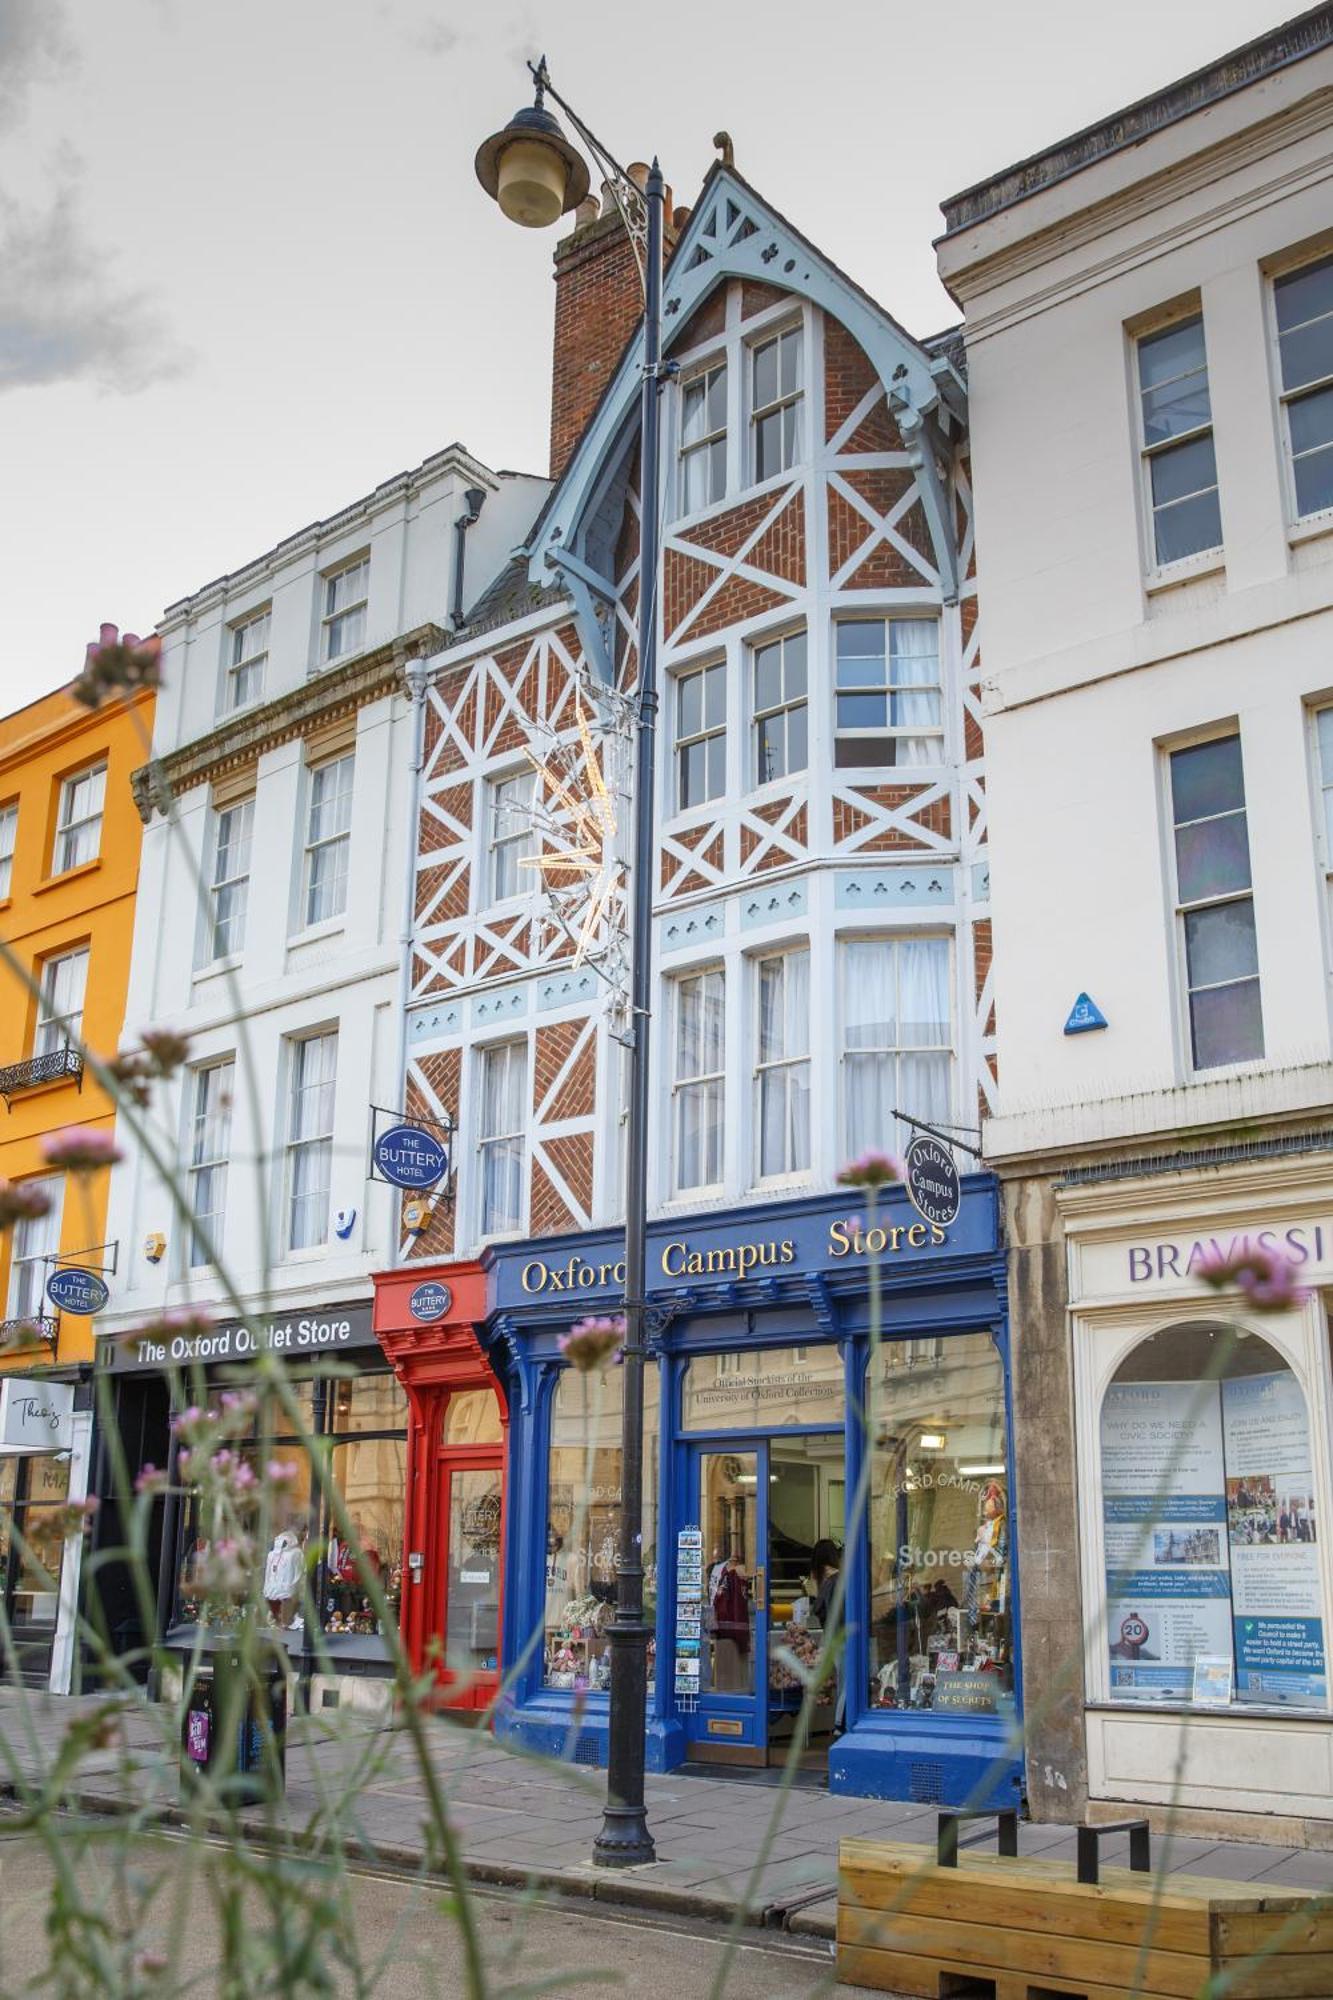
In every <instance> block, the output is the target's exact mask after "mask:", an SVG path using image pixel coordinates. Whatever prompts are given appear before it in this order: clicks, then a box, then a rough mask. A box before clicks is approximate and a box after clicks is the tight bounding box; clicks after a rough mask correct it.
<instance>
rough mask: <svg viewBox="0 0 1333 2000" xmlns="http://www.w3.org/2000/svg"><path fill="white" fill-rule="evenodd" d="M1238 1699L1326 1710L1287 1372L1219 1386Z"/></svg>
mask: <svg viewBox="0 0 1333 2000" xmlns="http://www.w3.org/2000/svg"><path fill="white" fill-rule="evenodd" d="M1222 1427H1223V1437H1224V1445H1225V1452H1226V1500H1227V1534H1228V1539H1229V1541H1230V1544H1231V1584H1232V1611H1233V1614H1234V1619H1235V1644H1236V1700H1237V1701H1238V1702H1253V1703H1262V1704H1264V1705H1272V1704H1278V1705H1280V1706H1287V1707H1293V1708H1323V1707H1324V1706H1325V1704H1326V1701H1327V1694H1328V1681H1327V1670H1326V1666H1325V1660H1324V1623H1323V1602H1322V1599H1323V1591H1322V1588H1321V1585H1320V1579H1319V1550H1318V1547H1317V1543H1316V1518H1315V1495H1314V1478H1313V1475H1312V1471H1311V1463H1310V1426H1309V1420H1308V1418H1307V1416H1306V1409H1305V1396H1304V1393H1303V1391H1302V1389H1301V1385H1300V1383H1299V1382H1298V1381H1297V1380H1296V1377H1295V1376H1294V1375H1293V1374H1291V1373H1290V1371H1289V1370H1287V1369H1283V1370H1281V1371H1280V1372H1278V1373H1275V1374H1271V1375H1247V1376H1242V1377H1241V1378H1240V1379H1239V1380H1236V1381H1232V1382H1224V1383H1223V1384H1222Z"/></svg>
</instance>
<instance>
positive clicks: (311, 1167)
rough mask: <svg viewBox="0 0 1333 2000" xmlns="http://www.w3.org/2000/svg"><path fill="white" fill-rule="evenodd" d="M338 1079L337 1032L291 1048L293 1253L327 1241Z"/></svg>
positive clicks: (290, 1236)
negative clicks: (334, 1106) (335, 1095)
mask: <svg viewBox="0 0 1333 2000" xmlns="http://www.w3.org/2000/svg"><path fill="white" fill-rule="evenodd" d="M337 1076H338V1033H337V1030H336V1029H330V1030H329V1031H328V1032H327V1033H325V1034H321V1035H307V1036H305V1037H303V1038H302V1039H301V1040H300V1041H297V1042H294V1043H293V1045H292V1062H291V1108H290V1112H289V1115H288V1127H287V1131H288V1138H287V1189H288V1230H287V1242H288V1246H289V1247H290V1248H291V1249H293V1250H312V1249H315V1248H316V1247H317V1246H318V1245H319V1244H321V1243H324V1242H327V1240H328V1234H329V1191H330V1189H331V1187H332V1184H333V1098H334V1090H335V1086H336V1083H337Z"/></svg>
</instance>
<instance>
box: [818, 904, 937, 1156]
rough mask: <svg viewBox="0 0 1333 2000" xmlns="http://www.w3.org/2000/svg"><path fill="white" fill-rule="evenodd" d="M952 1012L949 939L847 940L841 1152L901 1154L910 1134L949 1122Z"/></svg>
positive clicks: (845, 949)
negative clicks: (901, 1114) (920, 1126)
mask: <svg viewBox="0 0 1333 2000" xmlns="http://www.w3.org/2000/svg"><path fill="white" fill-rule="evenodd" d="M952 1051H953V1034H952V1009H951V1007H950V1004H949V940H948V939H947V938H942V937H874V938H849V939H848V940H847V941H846V942H845V943H844V945H843V946H842V1080H843V1125H844V1130H845V1132H846V1141H845V1144H846V1150H847V1152H848V1153H849V1154H851V1155H853V1156H859V1155H860V1154H862V1153H865V1152H869V1151H871V1150H875V1151H880V1152H883V1151H886V1150H889V1149H893V1150H895V1151H901V1150H902V1148H903V1147H904V1146H905V1145H906V1144H907V1142H908V1140H909V1139H910V1138H911V1136H912V1128H911V1127H910V1126H906V1125H900V1124H899V1122H898V1120H897V1119H896V1118H895V1116H894V1113H895V1112H896V1111H905V1112H906V1113H907V1114H908V1116H909V1117H912V1118H919V1119H920V1120H921V1121H922V1122H923V1123H924V1124H927V1125H941V1124H947V1123H948V1122H949V1117H950V1111H951V1098H952V1088H951V1072H952Z"/></svg>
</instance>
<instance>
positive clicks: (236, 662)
mask: <svg viewBox="0 0 1333 2000" xmlns="http://www.w3.org/2000/svg"><path fill="white" fill-rule="evenodd" d="M268 628H269V612H268V610H267V608H266V609H264V610H263V611H259V612H256V613H255V614H254V615H253V616H251V617H248V618H242V619H239V620H238V621H237V623H236V624H235V625H229V626H228V627H227V687H226V705H227V708H228V709H229V710H230V709H233V708H248V707H249V706H250V703H251V702H252V701H258V700H259V698H260V696H261V695H262V694H263V692H264V670H265V667H266V666H267V664H268Z"/></svg>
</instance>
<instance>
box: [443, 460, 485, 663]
mask: <svg viewBox="0 0 1333 2000" xmlns="http://www.w3.org/2000/svg"><path fill="white" fill-rule="evenodd" d="M485 504H486V494H485V490H484V488H482V487H480V486H469V487H468V489H467V491H466V493H465V494H464V495H463V508H464V511H463V512H462V513H461V514H460V515H459V517H458V519H457V520H456V521H455V522H454V587H453V590H452V592H451V593H450V603H449V626H450V630H451V631H453V632H461V631H462V629H463V560H464V556H465V554H466V537H467V531H468V529H469V528H471V527H475V526H476V521H477V516H478V515H479V514H480V512H481V510H482V508H483V507H484V506H485Z"/></svg>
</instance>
